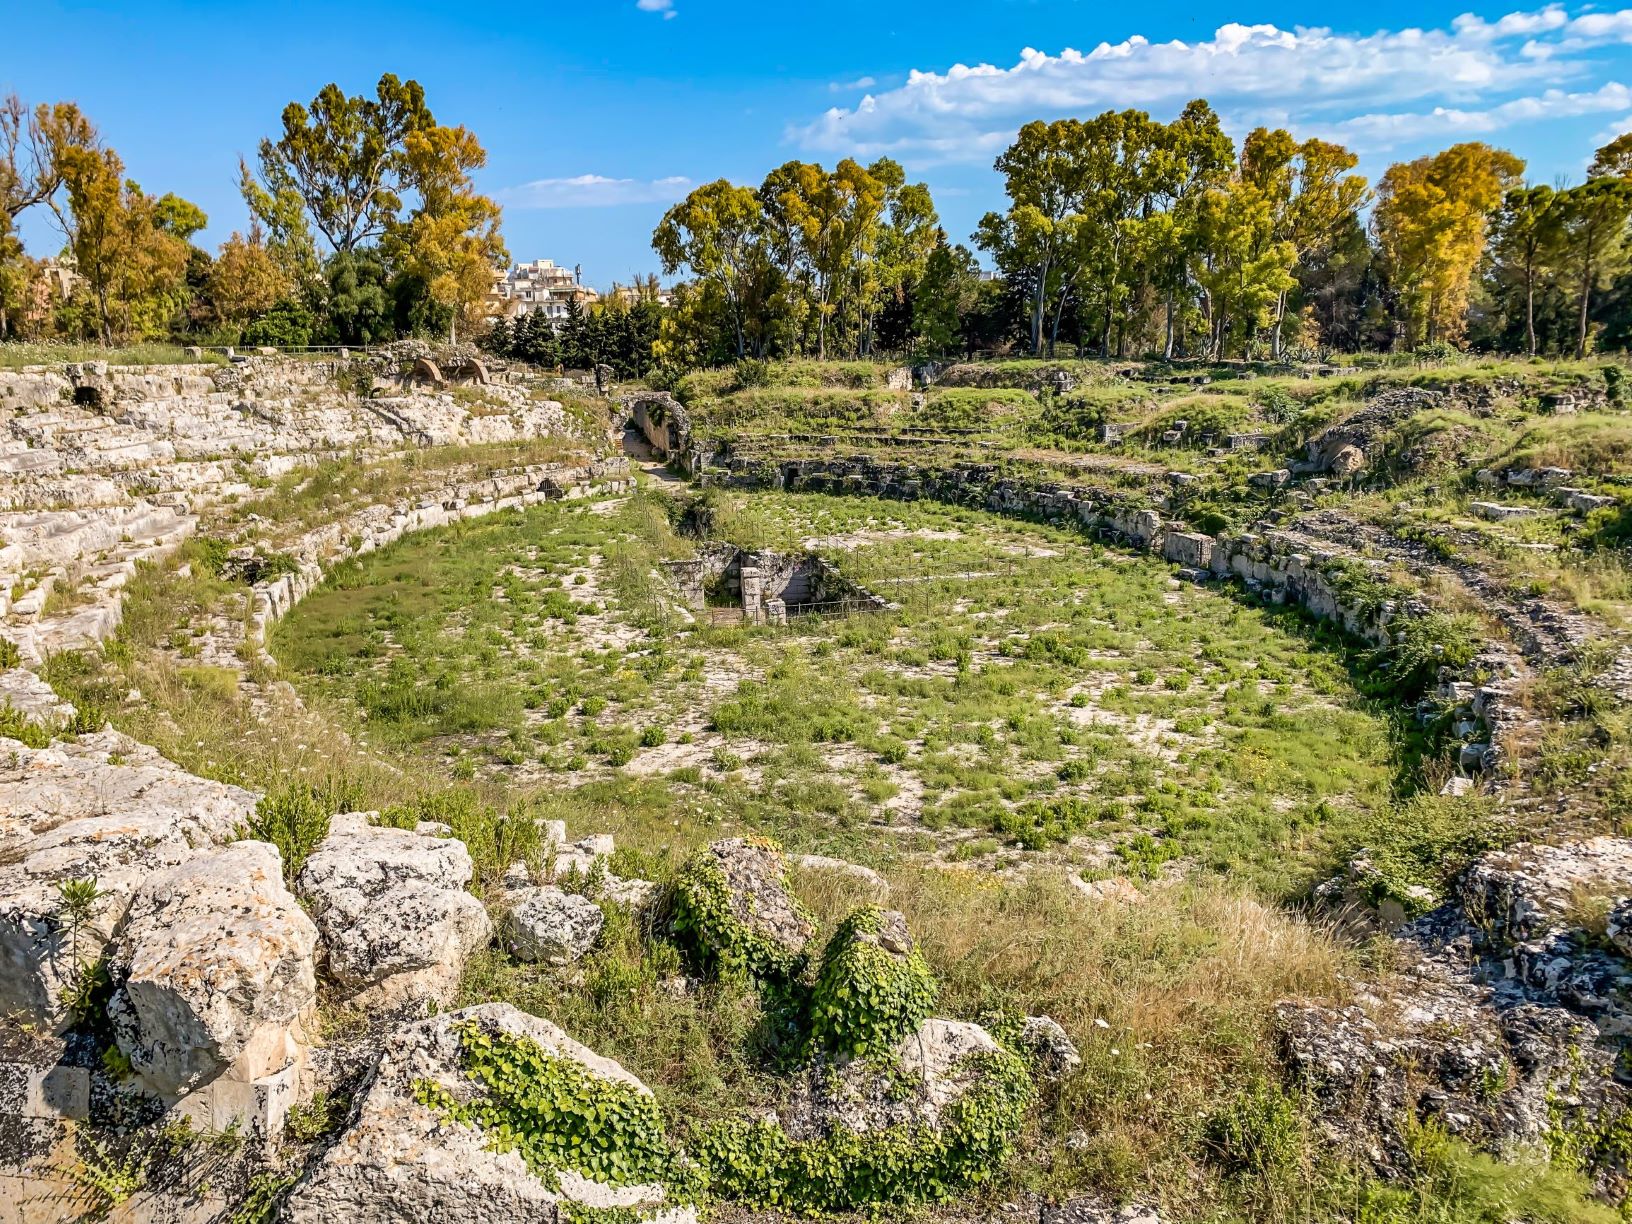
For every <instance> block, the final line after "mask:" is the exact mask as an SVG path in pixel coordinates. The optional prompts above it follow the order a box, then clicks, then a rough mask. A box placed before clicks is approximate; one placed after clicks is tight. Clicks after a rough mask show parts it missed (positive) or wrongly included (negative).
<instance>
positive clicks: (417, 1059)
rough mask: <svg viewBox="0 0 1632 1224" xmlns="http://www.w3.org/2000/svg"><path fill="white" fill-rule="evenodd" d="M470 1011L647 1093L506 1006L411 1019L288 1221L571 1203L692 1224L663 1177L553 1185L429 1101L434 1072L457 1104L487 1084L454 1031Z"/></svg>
mask: <svg viewBox="0 0 1632 1224" xmlns="http://www.w3.org/2000/svg"><path fill="white" fill-rule="evenodd" d="M470 1021H475V1022H477V1023H479V1024H480V1025H481V1026H482V1027H483V1028H484V1029H486V1030H488V1031H491V1032H494V1033H498V1032H501V1031H502V1032H506V1033H512V1034H516V1035H519V1036H522V1037H525V1038H527V1039H529V1040H531V1041H534V1042H536V1043H537V1044H538V1045H539V1046H540V1047H542V1048H543V1049H544V1050H545V1051H546V1052H548V1053H549V1054H551V1055H554V1056H556V1057H559V1058H568V1059H572V1060H573V1061H575V1062H577V1063H579V1064H580V1065H581V1066H583V1068H584V1069H585V1070H586V1071H588V1072H589V1073H590V1074H592V1075H595V1076H598V1077H600V1078H602V1079H607V1080H613V1081H616V1082H618V1083H621V1084H625V1085H627V1086H628V1087H630V1088H632V1089H634V1090H635V1091H636V1092H639V1093H641V1094H643V1095H650V1093H649V1090H648V1089H647V1088H646V1086H645V1085H644V1084H642V1083H641V1082H640V1081H639V1080H638V1079H636V1078H635V1077H634V1076H633V1075H631V1074H629V1072H627V1071H625V1070H624V1069H623V1067H621V1066H619V1065H618V1064H617V1063H616V1062H613V1061H612V1060H611V1059H608V1058H602V1057H600V1056H599V1055H597V1054H595V1053H594V1052H593V1051H591V1050H589V1049H586V1048H585V1047H584V1046H581V1045H579V1044H578V1043H577V1042H575V1041H573V1040H572V1039H571V1038H570V1037H568V1036H567V1035H566V1034H565V1033H563V1032H562V1031H561V1030H560V1029H559V1028H557V1027H556V1026H555V1025H553V1024H551V1023H549V1022H548V1021H546V1020H540V1019H538V1018H536V1017H534V1016H529V1015H527V1014H526V1013H524V1012H521V1011H518V1010H517V1009H516V1008H514V1007H511V1006H509V1005H508V1004H503V1003H487V1004H483V1005H482V1006H480V1007H470V1008H466V1009H464V1010H463V1011H457V1012H450V1013H447V1014H445V1015H441V1016H437V1017H435V1018H433V1019H430V1020H422V1021H419V1022H417V1023H414V1024H405V1025H403V1026H401V1027H399V1028H398V1029H397V1030H396V1031H395V1032H393V1033H392V1034H391V1035H390V1036H389V1037H387V1038H386V1041H385V1045H384V1048H383V1049H382V1050H381V1051H380V1055H379V1059H378V1061H377V1062H376V1063H375V1066H374V1070H373V1073H372V1075H371V1077H370V1079H369V1081H368V1084H367V1087H366V1089H365V1090H364V1093H363V1095H362V1097H361V1099H360V1100H359V1101H358V1103H357V1105H356V1106H355V1107H354V1109H353V1111H352V1116H351V1119H350V1121H349V1123H348V1125H347V1127H346V1129H345V1131H344V1132H343V1133H342V1134H341V1135H340V1137H339V1139H338V1140H337V1141H336V1142H335V1143H334V1145H333V1146H332V1147H331V1148H330V1149H329V1150H328V1152H327V1153H326V1154H325V1155H324V1157H323V1159H322V1161H321V1162H320V1163H319V1164H317V1165H316V1166H315V1167H314V1168H312V1169H311V1170H310V1171H308V1172H307V1174H306V1176H305V1177H304V1178H303V1179H302V1180H301V1181H300V1183H299V1184H298V1185H297V1186H296V1187H295V1189H294V1192H293V1193H292V1195H291V1196H290V1200H289V1203H288V1206H287V1208H286V1211H285V1217H284V1218H285V1219H286V1220H287V1221H288V1222H289V1224H336V1222H337V1221H341V1220H344V1221H347V1222H348V1224H349V1222H351V1221H357V1222H358V1224H373V1222H376V1221H377V1222H379V1224H394V1222H396V1221H403V1220H412V1221H425V1222H427V1224H429V1222H432V1221H443V1220H445V1221H454V1220H457V1221H460V1222H461V1224H466V1222H468V1224H512V1222H514V1221H537V1222H538V1224H555V1221H556V1220H558V1219H559V1218H560V1217H559V1216H558V1214H557V1213H558V1211H559V1207H560V1205H561V1204H563V1203H566V1202H570V1203H575V1204H578V1205H580V1206H584V1207H604V1208H610V1207H627V1208H633V1209H643V1210H645V1211H647V1212H650V1213H651V1214H650V1215H649V1217H648V1218H650V1219H652V1220H654V1221H657V1222H659V1224H695V1220H696V1216H695V1213H694V1212H693V1211H692V1210H691V1209H690V1208H668V1209H664V1208H663V1207H662V1203H663V1199H664V1197H665V1191H664V1188H663V1187H662V1186H658V1185H641V1186H628V1187H622V1188H613V1187H611V1186H608V1185H605V1184H604V1183H599V1182H593V1181H590V1180H588V1179H587V1178H584V1177H580V1176H577V1175H575V1174H572V1173H564V1174H563V1175H562V1176H561V1178H560V1187H559V1188H558V1189H551V1188H550V1187H548V1186H546V1185H545V1184H544V1182H542V1181H540V1180H539V1179H538V1178H537V1177H535V1176H534V1175H533V1174H532V1172H531V1171H530V1170H529V1169H528V1168H527V1165H526V1164H525V1163H524V1162H523V1160H522V1158H521V1155H520V1154H519V1153H518V1152H515V1151H509V1152H495V1151H493V1150H491V1149H490V1147H489V1146H488V1142H487V1139H486V1137H485V1136H484V1135H483V1134H482V1133H481V1132H480V1131H478V1130H475V1129H472V1128H470V1127H467V1126H463V1125H460V1124H458V1123H456V1122H452V1121H449V1120H448V1119H446V1118H444V1117H443V1116H442V1115H440V1114H439V1113H438V1112H437V1111H436V1110H435V1109H433V1108H432V1107H430V1106H428V1105H423V1104H421V1103H420V1101H419V1096H420V1093H419V1092H418V1090H417V1086H418V1085H420V1084H421V1083H422V1082H426V1081H428V1082H429V1083H431V1084H434V1085H436V1086H437V1087H439V1088H441V1089H443V1090H445V1091H446V1092H448V1093H450V1094H451V1095H452V1096H453V1098H454V1099H455V1100H456V1101H460V1102H465V1101H470V1100H472V1099H474V1098H476V1097H477V1096H478V1095H479V1094H480V1092H481V1091H482V1089H481V1088H480V1087H479V1086H478V1085H477V1084H476V1082H475V1081H474V1080H473V1079H472V1078H471V1077H470V1076H469V1075H468V1074H467V1073H466V1072H465V1071H464V1069H463V1067H462V1066H461V1059H460V1043H459V1032H458V1030H459V1028H460V1027H461V1026H462V1025H463V1024H465V1023H468V1022H470Z"/></svg>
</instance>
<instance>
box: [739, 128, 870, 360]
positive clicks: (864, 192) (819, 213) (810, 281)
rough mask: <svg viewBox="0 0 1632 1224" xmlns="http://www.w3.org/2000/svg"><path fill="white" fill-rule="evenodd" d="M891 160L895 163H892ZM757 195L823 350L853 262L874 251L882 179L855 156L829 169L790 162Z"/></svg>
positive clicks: (820, 356)
mask: <svg viewBox="0 0 1632 1224" xmlns="http://www.w3.org/2000/svg"><path fill="white" fill-rule="evenodd" d="M892 164H893V163H892ZM759 198H760V201H761V206H762V207H763V209H764V211H765V214H766V216H767V218H771V219H772V220H773V225H774V235H775V237H774V239H773V241H775V242H777V243H778V244H779V245H780V246H782V247H783V248H784V249H783V250H782V252H781V253H782V256H783V259H784V261H785V266H786V267H787V269H788V279H790V280H794V279H797V280H798V281H799V282H800V283H801V285H802V287H803V290H804V293H805V296H806V298H807V299H808V302H809V306H810V308H811V312H812V313H813V314H814V315H815V317H816V355H817V357H818V359H824V358H826V356H827V333H828V323H829V320H830V319H832V318H833V317H834V315H836V314H837V313H838V309H839V303H838V300H837V299H838V298H839V297H840V295H841V294H842V293H843V292H844V291H845V289H846V288H847V287H848V286H849V285H850V284H851V274H852V273H853V272H854V271H855V270H856V268H857V265H858V264H859V263H860V262H861V261H862V260H863V259H865V258H867V257H868V256H870V255H871V254H872V249H873V243H874V242H875V240H876V237H877V227H878V222H879V218H880V217H881V215H882V214H883V210H884V199H885V185H884V183H882V182H881V181H880V180H878V179H877V178H875V177H874V176H873V175H872V174H871V173H869V172H868V171H867V169H866V168H864V167H863V166H862V165H861V164H860V163H859V162H856V161H853V160H852V159H850V158H845V159H844V160H843V161H841V162H840V163H839V164H838V165H837V166H835V167H834V168H833V171H832V173H828V172H827V171H825V170H824V169H823V168H822V167H821V166H818V165H815V164H811V163H805V162H789V163H787V164H786V165H785V166H782V167H780V168H779V169H777V170H775V171H772V173H771V175H770V176H769V177H767V179H766V181H765V183H764V184H763V185H762V186H761V187H760V192H759Z"/></svg>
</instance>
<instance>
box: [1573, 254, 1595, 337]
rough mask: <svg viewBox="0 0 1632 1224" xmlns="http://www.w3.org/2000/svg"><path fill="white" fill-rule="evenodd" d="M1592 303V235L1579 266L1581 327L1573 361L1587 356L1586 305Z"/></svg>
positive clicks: (1577, 334)
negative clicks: (1584, 256)
mask: <svg viewBox="0 0 1632 1224" xmlns="http://www.w3.org/2000/svg"><path fill="white" fill-rule="evenodd" d="M1591 301H1592V234H1591V232H1590V231H1589V232H1588V234H1587V252H1586V258H1585V260H1584V261H1583V263H1582V265H1581V327H1580V330H1579V331H1578V332H1577V333H1576V337H1575V359H1576V360H1577V361H1580V360H1581V359H1582V358H1583V357H1585V356H1586V355H1587V305H1588V303H1589V302H1591Z"/></svg>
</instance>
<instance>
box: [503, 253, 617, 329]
mask: <svg viewBox="0 0 1632 1224" xmlns="http://www.w3.org/2000/svg"><path fill="white" fill-rule="evenodd" d="M574 300H576V301H577V302H578V304H579V306H585V307H587V306H589V305H590V304H591V303H593V302H596V301H599V300H600V295H599V294H598V293H596V292H595V290H593V289H591V288H589V287H588V286H587V285H585V284H584V283H583V270H582V268H581V267H580V268H572V269H568V268H563V267H561V266H560V265H558V264H557V263H556V262H555V260H553V259H535V260H533V261H532V262H531V263H524V264H517V265H516V266H515V267H514V268H512V269H510V271H508V272H499V273H497V274H496V275H495V277H494V282H493V293H492V294H491V295H490V297H489V302H490V303H491V305H492V307H493V310H492V313H493V314H496V315H505V316H507V317H510V318H519V317H521V316H522V315H530V314H542V315H543V316H544V317H545V318H547V319H549V320H550V321H551V322H560V321H561V320H562V319H564V318H566V317H567V303H568V302H571V301H574Z"/></svg>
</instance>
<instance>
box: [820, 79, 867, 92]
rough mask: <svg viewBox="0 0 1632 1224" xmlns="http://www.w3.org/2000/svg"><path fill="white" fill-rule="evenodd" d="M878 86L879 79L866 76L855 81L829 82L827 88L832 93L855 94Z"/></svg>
mask: <svg viewBox="0 0 1632 1224" xmlns="http://www.w3.org/2000/svg"><path fill="white" fill-rule="evenodd" d="M877 84H878V78H877V77H870V76H864V77H857V78H856V79H855V80H853V81H829V82H828V83H827V88H828V90H829V91H831V92H832V93H854V92H855V91H856V90H858V89H871V88H872V87H873V86H874V85H877Z"/></svg>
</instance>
